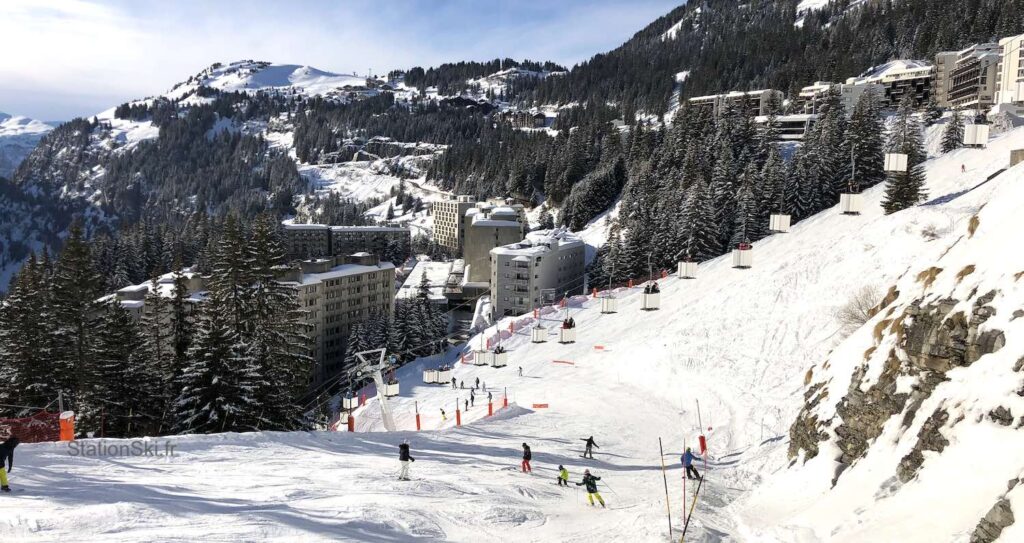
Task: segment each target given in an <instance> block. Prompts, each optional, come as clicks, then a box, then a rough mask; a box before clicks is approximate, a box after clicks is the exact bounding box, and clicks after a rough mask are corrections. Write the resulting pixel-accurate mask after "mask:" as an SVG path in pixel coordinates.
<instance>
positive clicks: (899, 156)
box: [885, 153, 909, 173]
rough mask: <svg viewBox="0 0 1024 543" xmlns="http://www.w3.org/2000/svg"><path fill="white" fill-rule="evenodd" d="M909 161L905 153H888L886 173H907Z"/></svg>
mask: <svg viewBox="0 0 1024 543" xmlns="http://www.w3.org/2000/svg"><path fill="white" fill-rule="evenodd" d="M908 159H909V157H908V156H907V155H906V154H904V153H886V154H885V171H887V172H892V173H901V172H905V171H907V161H908Z"/></svg>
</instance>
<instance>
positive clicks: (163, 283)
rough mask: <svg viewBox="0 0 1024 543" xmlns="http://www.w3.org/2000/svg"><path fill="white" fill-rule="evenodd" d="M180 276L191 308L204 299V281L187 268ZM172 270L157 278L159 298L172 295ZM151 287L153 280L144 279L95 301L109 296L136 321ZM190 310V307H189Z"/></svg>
mask: <svg viewBox="0 0 1024 543" xmlns="http://www.w3.org/2000/svg"><path fill="white" fill-rule="evenodd" d="M181 275H182V277H183V278H184V279H185V289H186V293H187V294H186V298H185V300H186V302H188V307H189V308H193V307H195V304H197V303H200V302H202V301H203V300H204V299H206V281H205V280H204V279H203V277H202V276H200V275H199V274H198V273H194V272H192V271H189V270H187V269H186V270H184V271H183V272H182V274H181ZM174 279H175V274H174V272H171V273H165V274H163V275H161V276H160V277H158V278H157V282H156V292H157V294H159V295H160V297H161V298H164V299H165V300H167V301H170V300H171V299H172V298H173V297H174ZM152 289H153V282H152V281H146V282H145V283H139V284H138V285H130V286H127V287H124V288H120V289H118V290H117V292H115V293H113V294H108V295H106V296H103V297H102V298H100V299H99V300H97V302H99V303H108V302H109V301H110V300H111V298H114V299H116V300H117V301H118V302H119V303H120V304H121V307H123V308H125V309H126V310H128V313H130V314H131V316H132V318H134V319H135V321H136V322H138V321H139V320H141V319H142V313H143V311H144V310H145V308H146V295H148V294H149V292H150V291H151V290H152ZM190 311H191V309H190Z"/></svg>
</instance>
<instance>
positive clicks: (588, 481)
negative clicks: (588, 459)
mask: <svg viewBox="0 0 1024 543" xmlns="http://www.w3.org/2000/svg"><path fill="white" fill-rule="evenodd" d="M600 480H601V478H600V477H595V476H593V475H591V474H590V470H589V469H587V470H583V480H582V481H581V482H579V483H576V486H582V485H586V486H587V500H589V501H590V505H591V507H593V505H594V497H595V496H597V501H599V502H601V507H605V504H604V498H602V497H601V493H600V492H598V491H597V482H598V481H600Z"/></svg>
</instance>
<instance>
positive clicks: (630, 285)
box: [629, 279, 633, 288]
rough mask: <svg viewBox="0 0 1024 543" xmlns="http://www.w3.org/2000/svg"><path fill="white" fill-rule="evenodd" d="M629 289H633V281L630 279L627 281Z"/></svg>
mask: <svg viewBox="0 0 1024 543" xmlns="http://www.w3.org/2000/svg"><path fill="white" fill-rule="evenodd" d="M629 288H633V280H632V279H630V280H629Z"/></svg>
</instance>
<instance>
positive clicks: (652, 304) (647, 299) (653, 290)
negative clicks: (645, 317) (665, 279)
mask: <svg viewBox="0 0 1024 543" xmlns="http://www.w3.org/2000/svg"><path fill="white" fill-rule="evenodd" d="M640 296H641V298H640V309H642V310H643V311H657V310H658V309H659V308H660V307H661V291H660V290H658V283H655V282H653V281H652V282H651V283H649V284H648V285H647V286H646V287H645V288H644V292H643V294H641V295H640Z"/></svg>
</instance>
